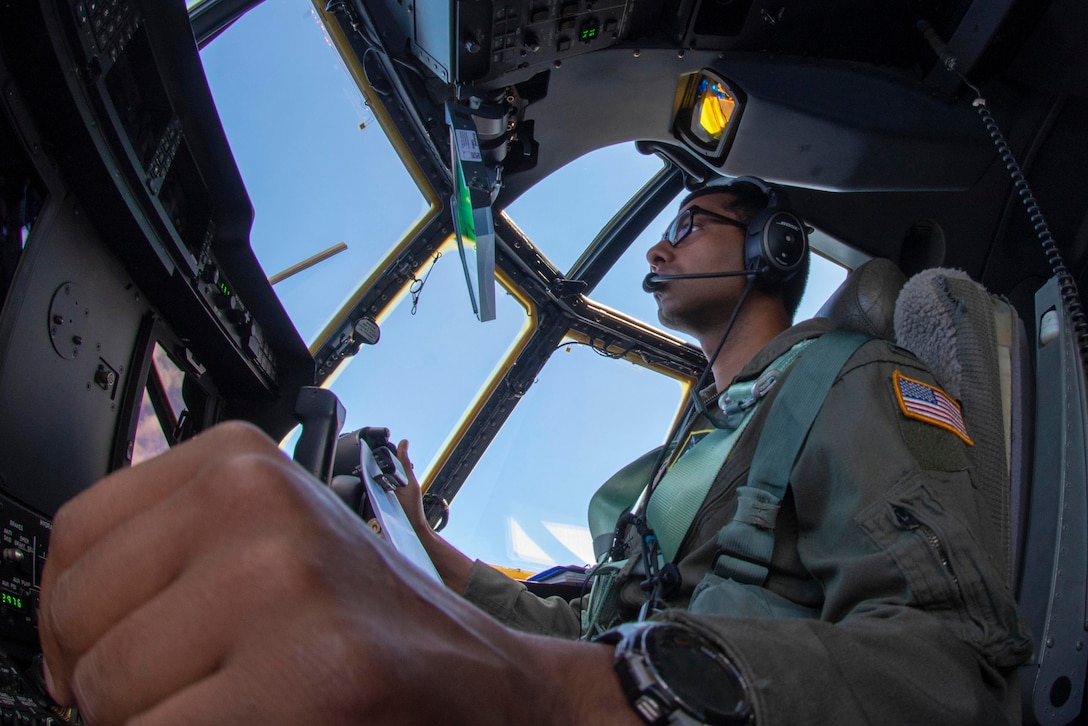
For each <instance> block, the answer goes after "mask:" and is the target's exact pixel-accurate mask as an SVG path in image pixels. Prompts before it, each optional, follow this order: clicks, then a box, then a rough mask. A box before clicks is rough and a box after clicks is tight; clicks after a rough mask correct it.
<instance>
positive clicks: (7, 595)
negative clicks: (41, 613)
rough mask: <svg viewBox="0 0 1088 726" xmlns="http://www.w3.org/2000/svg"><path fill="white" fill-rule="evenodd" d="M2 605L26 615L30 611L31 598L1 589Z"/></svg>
mask: <svg viewBox="0 0 1088 726" xmlns="http://www.w3.org/2000/svg"><path fill="white" fill-rule="evenodd" d="M0 605H3V606H4V607H6V608H8V609H9V610H14V611H16V612H19V613H23V614H24V615H25V614H26V613H29V612H30V602H29V598H26V597H24V596H22V595H16V594H15V593H13V592H11V591H10V590H0Z"/></svg>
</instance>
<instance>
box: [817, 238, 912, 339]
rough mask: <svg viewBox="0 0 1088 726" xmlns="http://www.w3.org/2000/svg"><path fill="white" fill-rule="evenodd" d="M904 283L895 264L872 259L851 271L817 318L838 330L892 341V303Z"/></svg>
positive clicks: (881, 259) (905, 278) (893, 311)
mask: <svg viewBox="0 0 1088 726" xmlns="http://www.w3.org/2000/svg"><path fill="white" fill-rule="evenodd" d="M906 281H907V277H906V275H904V274H903V273H902V272H901V271H900V269H899V267H897V266H896V264H895V263H894V262H891V261H890V260H886V259H883V258H881V257H875V258H873V259H871V260H869V261H868V262H866V263H865V264H863V265H859V266H858V267H857V268H855V269H853V270H851V271H850V274H848V275H847V276H846V279H845V280H843V282H842V284H841V285H839V287H838V289H836V290H835V292H833V293H831V296H830V297H829V298H828V299H827V302H825V303H824V304H823V307H821V308H820V310H819V311H818V312H817V313H816V317H818V318H827V319H828V320H830V321H831V322H832V323H833V324H834V326H835V328H836V329H838V330H850V331H853V332H857V333H864V334H866V335H871V336H873V337H876V338H884V339H886V340H893V336H894V325H893V320H894V315H895V301H896V298H898V297H899V290H900V289H901V288H902V287H903V284H904V283H905V282H906Z"/></svg>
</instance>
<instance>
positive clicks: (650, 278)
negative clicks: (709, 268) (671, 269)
mask: <svg viewBox="0 0 1088 726" xmlns="http://www.w3.org/2000/svg"><path fill="white" fill-rule="evenodd" d="M758 274H759V272H758V271H757V270H738V271H734V272H697V273H692V274H690V275H655V274H654V273H652V272H651V273H650V274H649V275H647V276H646V277H644V278H642V289H643V291H644V292H653V291H654V290H657V289H658V288H660V287H661V286H662V285H664V284H665V283H666V282H669V281H671V280H695V279H698V278H701V277H755V276H756V275H758Z"/></svg>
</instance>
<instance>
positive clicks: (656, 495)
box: [646, 339, 813, 562]
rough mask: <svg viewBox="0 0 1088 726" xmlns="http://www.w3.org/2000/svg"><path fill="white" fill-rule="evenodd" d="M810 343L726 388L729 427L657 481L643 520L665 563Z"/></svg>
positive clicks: (804, 342)
mask: <svg viewBox="0 0 1088 726" xmlns="http://www.w3.org/2000/svg"><path fill="white" fill-rule="evenodd" d="M812 343H813V341H812V340H811V339H806V340H802V341H800V342H799V343H797V344H796V345H794V346H793V347H792V348H790V349H789V350H788V351H786V352H785V353H783V354H782V355H780V356H779V357H778V358H777V359H775V361H774V362H772V363H771V364H770V365H769V366H767V368H766V369H764V371H763V373H762V374H761V375H760V376H759V377H758V378H756V379H754V380H751V381H743V382H740V383H734V384H733V385H731V386H729V388H728V389H726V395H725V396H724V397H723V398H724V399H725V401H724V403H725V404H726V405H725V406H723V410H725V411H727V412H730V411H732V412H733V415H732V416H731V417H730V418H731V419H732V420H731V421H730V424H731V426H732V427H733V428H721V429H714V430H713V431H711V432H710V433H709V434H707V435H706V436H704V437H703V438H702V439H701V440H700V441H699V442H698V443H696V444H695V445H694V446H692V447H691V448H690V449H688V450H687V451H686V452H684V454H683V455H682V456H681V457H680V458H679V459H678V460H677V461H676V462H675V463H674V464H673V465H672V467H671V468H670V469H669V470H668V472H667V473H666V474H665V476H663V477H662V478H661V481H660V482H659V483H658V484H657V487H656V488H655V489H654V491H653V496H651V497H650V499H649V502H648V503H647V505H646V521H647V522H648V523H649V524H650V527H651V528H652V529H653V531H654V534H656V535H657V541H658V543H659V544H660V547H661V554H662V556H663V558H664V560H665V561H666V562H671V561H672V560H673V559H674V558H675V557H676V554H677V552H679V550H680V545H681V544H682V543H683V540H684V537H685V536H686V535H687V533H688V530H689V529H690V528H691V523H692V522H694V521H695V515H696V514H697V513H698V512H699V510H700V509H701V508H702V506H703V501H704V500H705V499H706V495H707V492H709V491H710V487H711V485H712V484H713V483H714V480H715V479H716V478H717V476H718V472H719V471H721V468H722V465H723V464H724V463H725V461H726V460H727V459H728V458H729V454H730V453H731V452H732V450H733V446H734V444H736V442H737V441H738V440H739V439H740V436H741V434H742V433H744V429H745V428H747V426H748V422H749V421H751V420H752V415H753V414H754V413H755V412H756V409H757V408H758V407H759V405H760V403H762V401H763V397H764V396H765V395H766V394H767V392H768V391H770V389H771V388H772V387H773V386H774V385H775V382H776V381H778V379H779V378H781V376H782V373H783V372H784V371H785V370H786V369H787V368H789V367H790V366H791V365H792V364H793V362H794V360H796V359H797V358H798V356H800V355H801V353H802V351H804V350H805V349H806V348H808V347H809V345H810V344H812ZM719 405H720V404H719Z"/></svg>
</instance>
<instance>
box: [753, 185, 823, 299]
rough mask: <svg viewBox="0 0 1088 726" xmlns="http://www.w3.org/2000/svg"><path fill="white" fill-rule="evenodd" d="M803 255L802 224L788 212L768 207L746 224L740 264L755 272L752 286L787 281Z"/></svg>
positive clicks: (804, 235)
mask: <svg viewBox="0 0 1088 726" xmlns="http://www.w3.org/2000/svg"><path fill="white" fill-rule="evenodd" d="M807 254H808V234H807V233H806V231H805V224H804V222H802V221H801V218H800V217H798V216H797V215H796V214H794V213H793V212H791V211H790V210H788V209H783V208H781V207H774V206H771V207H768V208H767V209H765V210H763V211H762V212H760V213H759V214H757V215H756V216H755V217H754V218H753V219H752V221H751V223H750V224H749V225H748V235H747V237H746V238H745V241H744V265H745V268H746V269H748V270H754V271H757V272H758V273H759V274H758V275H757V276H756V284H757V285H758V286H760V287H762V288H764V289H766V288H767V287H771V286H774V285H777V284H779V283H782V282H785V281H786V280H788V279H790V278H791V277H792V276H793V275H794V274H795V273H796V272H797V271H798V270H799V269H801V267H802V263H803V262H804V259H805V255H807Z"/></svg>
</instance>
